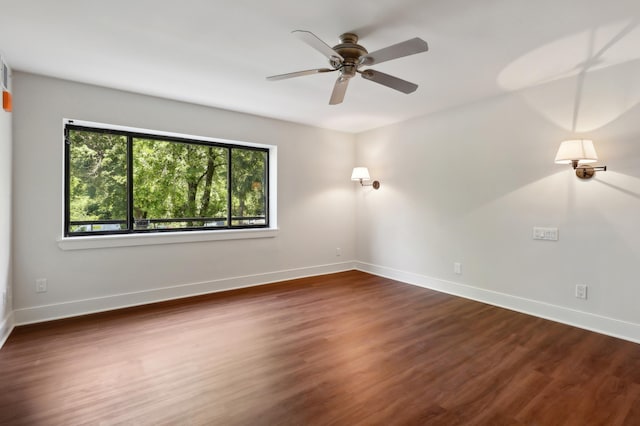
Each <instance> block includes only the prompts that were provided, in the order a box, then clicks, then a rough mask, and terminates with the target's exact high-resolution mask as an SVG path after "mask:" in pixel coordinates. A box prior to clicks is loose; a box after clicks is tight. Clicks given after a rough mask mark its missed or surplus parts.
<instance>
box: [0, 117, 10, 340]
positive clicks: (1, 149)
mask: <svg viewBox="0 0 640 426" xmlns="http://www.w3.org/2000/svg"><path fill="white" fill-rule="evenodd" d="M11 115H12V113H10V112H7V111H5V110H4V109H3V108H1V107H0V347H2V344H3V343H4V341H5V339H6V338H7V337H8V334H9V332H10V331H11V328H12V315H11V312H12V311H11V170H12V167H11V149H12V146H11ZM3 294H4V295H5V297H6V303H4V301H3V299H2V295H3Z"/></svg>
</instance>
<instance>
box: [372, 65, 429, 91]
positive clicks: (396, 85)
mask: <svg viewBox="0 0 640 426" xmlns="http://www.w3.org/2000/svg"><path fill="white" fill-rule="evenodd" d="M361 74H362V78H365V79H367V80H371V81H373V82H374V83H378V84H382V85H383V86H387V87H390V88H392V89H395V90H398V91H399V92H402V93H406V94H409V93H413V92H415V91H416V89H417V88H418V85H417V84H414V83H411V82H410V81H407V80H403V79H401V78H398V77H394V76H392V75H389V74H385V73H383V72H380V71H376V70H365V71H362V73H361Z"/></svg>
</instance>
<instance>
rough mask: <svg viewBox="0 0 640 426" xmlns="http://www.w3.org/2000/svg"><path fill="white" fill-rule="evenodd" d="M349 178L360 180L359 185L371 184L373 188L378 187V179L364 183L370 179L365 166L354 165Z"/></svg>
mask: <svg viewBox="0 0 640 426" xmlns="http://www.w3.org/2000/svg"><path fill="white" fill-rule="evenodd" d="M351 180H357V181H360V185H362V186H373V189H378V188H380V181H377V180H374V181H373V182H371V183H364V182H368V181H370V180H371V177H370V176H369V169H367V168H366V167H354V168H353V173H351Z"/></svg>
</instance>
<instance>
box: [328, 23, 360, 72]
mask: <svg viewBox="0 0 640 426" xmlns="http://www.w3.org/2000/svg"><path fill="white" fill-rule="evenodd" d="M333 50H335V51H336V52H338V53H339V54H340V55H341V56H342V57H343V58H344V61H342V63H340V61H339V60H338V61H336V60H334V59H332V60H331V61H330V63H331V66H333V67H334V68H341V69H340V74H341V75H342V77H344V78H351V77H353V76H355V75H356V71H357V70H358V67H359V66H360V58H361V57H363V56H365V55H366V54H367V53H369V52H367V49H365V48H364V47H362V46H360V45H359V44H358V36H357V35H356V34H353V33H344V34H342V35H341V36H340V44H337V45H335V46H334V47H333Z"/></svg>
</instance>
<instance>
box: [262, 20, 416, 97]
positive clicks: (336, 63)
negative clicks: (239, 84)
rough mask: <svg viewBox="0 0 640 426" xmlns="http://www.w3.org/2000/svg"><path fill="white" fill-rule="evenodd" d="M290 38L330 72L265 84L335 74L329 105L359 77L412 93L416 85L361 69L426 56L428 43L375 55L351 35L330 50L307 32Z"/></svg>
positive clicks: (408, 44) (405, 45)
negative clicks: (324, 63) (306, 47)
mask: <svg viewBox="0 0 640 426" xmlns="http://www.w3.org/2000/svg"><path fill="white" fill-rule="evenodd" d="M293 34H294V35H295V36H296V37H298V38H299V39H300V40H301V41H303V42H305V43H306V44H308V45H309V46H311V47H312V48H314V49H316V50H317V51H318V52H320V53H322V55H323V56H325V57H326V58H327V59H328V60H329V65H330V66H331V68H316V69H311V70H305V71H296V72H292V73H287V74H279V75H274V76H271V77H267V80H270V81H277V80H284V79H287V78H293V77H301V76H304V75H311V74H319V73H326V72H334V71H337V72H338V73H339V74H340V75H339V76H338V78H337V80H336V82H335V84H334V86H333V92H332V93H331V98H330V99H329V104H330V105H337V104H340V103H342V101H343V100H344V95H345V93H346V91H347V87H348V85H349V80H350V79H351V78H353V77H355V76H356V74H360V75H361V76H362V78H364V79H365V80H369V81H373V82H374V83H378V84H381V85H383V86H386V87H389V88H391V89H394V90H397V91H399V92H402V93H406V94H409V93H412V92H415V91H416V89H417V88H418V85H417V84H414V83H411V82H409V81H406V80H403V79H401V78H398V77H394V76H392V75H389V74H385V73H383V72H380V71H376V70H373V69H370V68H368V69H364V70H362V69H360V68H361V67H367V66H370V65H376V64H380V63H382V62H386V61H390V60H392V59H397V58H402V57H405V56H409V55H415V54H416V53H422V52H426V51H427V50H428V49H429V46H428V45H427V42H426V41H424V40H422V39H420V38H418V37H415V38H412V39H410V40H406V41H403V42H401V43H397V44H394V45H391V46H388V47H385V48H383V49H380V50H376V51H375V52H372V53H369V52H368V51H367V49H365V48H364V47H363V46H361V45H359V44H358V36H357V35H356V34H354V33H344V34H342V35H341V36H340V43H339V44H337V45H335V46H333V47H330V46H329V45H328V44H326V43H325V42H324V41H322V40H320V39H319V38H318V37H317V36H316V35H315V34H313V33H312V32H310V31H303V30H296V31H293Z"/></svg>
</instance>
